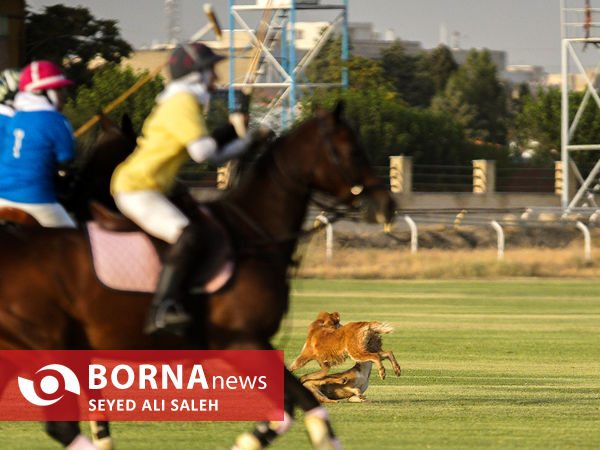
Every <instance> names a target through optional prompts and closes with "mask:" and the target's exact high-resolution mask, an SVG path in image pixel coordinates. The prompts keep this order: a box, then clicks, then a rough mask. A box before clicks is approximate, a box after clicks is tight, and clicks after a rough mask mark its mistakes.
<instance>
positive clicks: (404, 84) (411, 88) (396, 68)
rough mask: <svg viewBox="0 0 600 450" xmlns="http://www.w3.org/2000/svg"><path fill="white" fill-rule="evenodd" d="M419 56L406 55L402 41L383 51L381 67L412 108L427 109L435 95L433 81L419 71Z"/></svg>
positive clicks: (425, 73)
mask: <svg viewBox="0 0 600 450" xmlns="http://www.w3.org/2000/svg"><path fill="white" fill-rule="evenodd" d="M419 61H420V57H419V56H412V55H409V54H407V53H406V50H405V48H404V46H403V45H402V42H401V41H400V40H396V41H395V42H394V43H393V44H392V45H391V46H389V47H388V48H385V49H383V50H382V51H381V67H382V68H383V71H384V73H385V75H386V78H387V79H388V80H389V82H390V83H391V84H392V85H393V86H394V89H395V90H396V91H397V92H399V93H400V95H401V96H402V98H403V99H404V100H406V101H407V102H408V104H410V105H412V106H419V107H422V108H426V107H428V106H429V103H430V101H431V98H432V97H433V95H434V93H435V87H434V83H433V81H432V79H431V78H430V77H429V75H428V74H427V72H426V71H421V70H419Z"/></svg>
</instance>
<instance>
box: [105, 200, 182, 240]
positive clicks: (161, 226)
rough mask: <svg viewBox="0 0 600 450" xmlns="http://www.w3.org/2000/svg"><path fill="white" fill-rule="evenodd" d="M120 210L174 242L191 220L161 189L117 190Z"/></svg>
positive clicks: (138, 223) (158, 235) (152, 233)
mask: <svg viewBox="0 0 600 450" xmlns="http://www.w3.org/2000/svg"><path fill="white" fill-rule="evenodd" d="M114 198H115V203H116V205H117V207H118V208H119V210H120V211H121V212H122V213H123V214H124V215H125V216H127V217H128V218H130V219H131V220H133V221H134V222H135V223H136V224H137V225H138V226H139V227H140V228H142V229H143V230H144V231H145V232H147V233H148V234H151V235H152V236H155V237H157V238H159V239H162V240H163V241H165V242H168V243H169V244H174V243H175V242H177V239H179V236H181V232H182V231H183V229H184V228H185V227H186V226H188V225H189V223H190V220H189V219H188V218H187V217H186V215H185V214H183V213H182V212H181V211H180V210H179V208H177V207H176V206H175V205H174V204H173V203H171V202H170V201H169V199H167V197H165V196H164V195H163V194H162V193H160V192H159V191H153V190H149V191H133V192H117V193H116V194H115V195H114Z"/></svg>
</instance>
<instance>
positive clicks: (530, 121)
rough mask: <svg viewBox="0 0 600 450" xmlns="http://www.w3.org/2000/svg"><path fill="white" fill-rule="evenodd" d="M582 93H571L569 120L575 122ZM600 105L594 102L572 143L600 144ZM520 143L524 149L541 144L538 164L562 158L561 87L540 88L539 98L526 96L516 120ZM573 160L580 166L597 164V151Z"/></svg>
mask: <svg viewBox="0 0 600 450" xmlns="http://www.w3.org/2000/svg"><path fill="white" fill-rule="evenodd" d="M583 96H584V94H583V93H582V92H570V93H569V117H570V120H571V121H572V120H573V118H574V117H575V114H576V113H577V110H578V108H579V105H581V101H582V99H583ZM599 113H600V111H599V110H598V106H597V105H596V102H594V101H593V100H590V101H589V102H588V103H587V106H586V107H585V109H584V110H583V113H582V115H581V118H580V120H579V124H578V125H577V128H576V130H575V133H574V135H573V137H572V139H571V143H572V144H590V143H595V142H598V141H600V119H599ZM515 124H516V129H517V130H518V135H517V142H518V143H519V145H520V147H521V149H525V148H527V146H528V145H529V144H531V143H532V141H535V142H537V147H536V149H535V150H536V151H535V156H534V158H535V160H536V163H537V164H538V165H540V164H546V165H548V164H550V163H551V162H552V161H554V160H558V159H560V147H561V136H560V129H561V92H560V90H559V89H557V88H550V89H546V90H544V89H539V90H538V92H537V93H536V95H535V96H525V97H524V99H523V108H522V112H521V113H520V114H518V115H517V116H516V118H515ZM571 156H572V158H573V159H574V160H575V161H576V162H577V163H578V164H579V165H583V166H585V165H586V164H593V163H595V161H596V160H597V156H598V155H597V154H596V153H595V152H576V153H573V154H572V155H571Z"/></svg>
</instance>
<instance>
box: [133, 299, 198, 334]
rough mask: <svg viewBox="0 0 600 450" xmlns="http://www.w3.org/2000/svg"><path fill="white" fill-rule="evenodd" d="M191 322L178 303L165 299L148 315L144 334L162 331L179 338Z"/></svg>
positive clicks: (190, 318)
mask: <svg viewBox="0 0 600 450" xmlns="http://www.w3.org/2000/svg"><path fill="white" fill-rule="evenodd" d="M191 322H192V317H191V316H190V315H189V314H188V313H187V312H186V311H185V310H184V309H183V307H182V306H181V305H180V304H179V302H177V301H175V300H172V299H165V300H163V301H162V302H161V303H160V304H159V305H158V306H157V307H156V309H155V310H154V311H152V312H151V313H150V315H149V317H148V321H147V322H146V325H145V326H144V333H145V334H150V335H151V334H154V333H156V332H158V331H162V330H164V331H169V332H171V333H173V334H177V335H179V336H181V335H183V333H184V331H185V328H186V327H187V326H188V325H189V324H190V323H191Z"/></svg>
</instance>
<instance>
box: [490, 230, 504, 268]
mask: <svg viewBox="0 0 600 450" xmlns="http://www.w3.org/2000/svg"><path fill="white" fill-rule="evenodd" d="M490 223H491V224H492V227H493V228H494V230H496V234H497V235H498V261H501V260H503V259H504V230H503V229H502V227H501V226H500V224H499V223H498V222H496V221H495V220H492V221H491V222H490Z"/></svg>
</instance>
